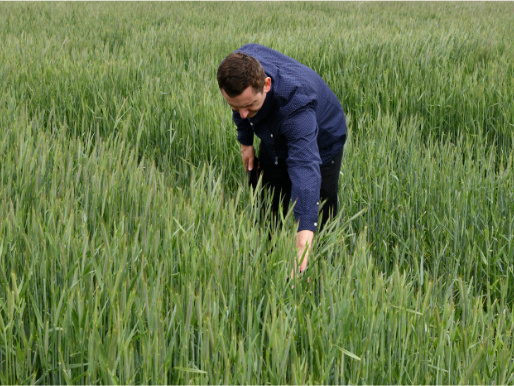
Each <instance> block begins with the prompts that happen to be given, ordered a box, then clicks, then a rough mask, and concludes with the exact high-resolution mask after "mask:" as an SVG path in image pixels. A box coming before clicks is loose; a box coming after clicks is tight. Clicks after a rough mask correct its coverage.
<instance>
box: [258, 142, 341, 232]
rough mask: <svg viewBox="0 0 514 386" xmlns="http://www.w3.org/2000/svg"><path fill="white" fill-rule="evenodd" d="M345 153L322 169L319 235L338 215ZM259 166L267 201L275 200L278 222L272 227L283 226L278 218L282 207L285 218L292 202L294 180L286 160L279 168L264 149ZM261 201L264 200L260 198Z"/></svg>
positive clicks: (272, 205) (274, 213) (321, 167)
mask: <svg viewBox="0 0 514 386" xmlns="http://www.w3.org/2000/svg"><path fill="white" fill-rule="evenodd" d="M343 149H344V147H343ZM343 149H341V150H340V151H339V153H338V154H337V155H336V156H335V157H334V158H333V159H332V160H330V161H329V162H328V163H326V164H325V165H321V166H320V171H321V189H320V205H321V214H322V216H321V223H320V226H319V228H318V229H319V230H320V231H321V230H322V229H323V227H324V226H325V224H326V223H327V221H328V220H329V218H331V217H334V216H335V215H336V214H337V209H338V208H337V193H338V190H339V172H340V170H341V161H342V158H343ZM257 164H258V174H262V186H263V192H262V193H263V195H264V197H269V198H270V199H271V200H272V203H271V210H272V215H273V217H274V219H275V221H274V224H273V225H274V226H278V225H280V218H281V216H280V214H279V210H280V207H281V206H282V214H283V216H284V217H285V215H286V214H287V211H288V209H289V203H290V201H291V180H290V178H289V173H288V172H287V164H286V162H285V160H283V159H279V160H278V164H275V162H274V160H273V159H271V157H270V156H269V155H268V153H267V152H266V151H265V150H264V149H263V148H262V147H261V148H260V149H259V158H258V163H257ZM255 180H256V179H254V181H255ZM261 198H263V197H262V196H261Z"/></svg>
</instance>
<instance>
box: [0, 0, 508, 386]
mask: <svg viewBox="0 0 514 386" xmlns="http://www.w3.org/2000/svg"><path fill="white" fill-rule="evenodd" d="M513 15H514V3H501V2H499V3H476V2H473V3H466V2H456V3H325V2H312V3H297V2H284V3H280V2H279V3H266V2H256V3H249V2H241V3H237V2H236V3H228V2H227V3H216V2H205V3H201V2H184V3H182V2H172V3H146V2H145V3H1V4H0V383H1V384H165V383H173V384H349V383H353V384H459V383H460V384H513V383H514V354H513V352H514V347H513V346H514V337H513V334H514V309H513V307H514V240H513V238H514V236H513V235H514V165H513V161H514V160H513V158H514V156H513V146H514V70H513V63H514V16H513ZM249 42H255V43H260V44H263V45H266V46H269V47H271V48H273V49H276V50H278V51H281V52H283V53H285V54H286V55H289V56H291V57H294V58H295V59H297V60H299V61H300V62H302V63H304V64H306V65H308V66H310V67H312V68H313V69H315V70H316V71H318V73H319V74H320V75H321V76H322V77H323V78H324V79H325V81H326V82H327V83H328V85H329V86H330V87H331V88H332V89H333V90H334V92H335V93H336V95H337V96H338V98H339V100H340V101H341V104H342V106H343V108H344V111H345V113H346V115H347V120H348V141H347V145H346V147H345V154H344V157H343V165H342V168H341V178H340V197H339V199H340V212H339V214H338V215H337V217H336V218H335V219H334V220H333V221H332V222H331V223H330V224H329V226H328V227H327V228H326V229H325V230H324V231H323V232H322V233H320V234H318V235H316V238H315V244H314V245H313V252H312V256H311V259H310V264H309V269H308V271H307V272H308V275H309V278H310V280H309V282H307V280H306V278H305V277H300V278H298V279H296V281H295V285H294V289H292V288H291V285H290V283H289V285H288V284H286V281H285V278H286V276H287V274H288V273H289V271H290V269H291V264H292V262H293V259H294V251H295V240H294V237H293V234H294V231H295V224H294V219H293V216H292V215H291V214H289V215H288V217H287V218H286V222H285V224H284V226H283V228H281V229H278V230H277V231H276V232H273V233H272V237H268V230H267V229H265V228H264V227H262V226H260V225H259V221H260V219H259V217H260V216H262V212H261V210H260V208H259V204H258V202H257V201H256V195H257V193H258V192H252V191H250V190H249V189H248V187H247V185H246V175H245V173H244V169H243V166H242V162H241V157H240V152H239V145H238V143H237V140H236V130H235V126H234V125H233V123H232V120H231V111H230V108H229V107H228V106H227V105H226V103H225V102H224V100H223V98H222V96H221V94H220V93H219V90H218V87H217V83H216V70H217V67H218V65H219V63H220V62H221V60H222V59H223V58H224V57H225V56H226V55H228V54H229V53H230V52H232V51H234V50H236V49H237V48H238V47H240V46H241V45H243V44H246V43H249ZM264 209H266V208H264Z"/></svg>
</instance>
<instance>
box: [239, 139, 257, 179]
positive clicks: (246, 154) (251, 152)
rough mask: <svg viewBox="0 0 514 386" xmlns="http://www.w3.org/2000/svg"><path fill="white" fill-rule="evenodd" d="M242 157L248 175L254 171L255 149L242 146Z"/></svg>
mask: <svg viewBox="0 0 514 386" xmlns="http://www.w3.org/2000/svg"><path fill="white" fill-rule="evenodd" d="M241 157H242V158H243V164H244V166H245V171H246V172H247V173H248V172H249V171H251V170H253V161H254V160H255V149H254V147H253V146H246V145H241Z"/></svg>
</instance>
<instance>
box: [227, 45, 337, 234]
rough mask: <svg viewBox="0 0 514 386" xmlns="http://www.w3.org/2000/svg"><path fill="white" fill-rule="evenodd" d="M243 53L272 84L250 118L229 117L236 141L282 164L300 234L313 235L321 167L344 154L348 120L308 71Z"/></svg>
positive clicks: (276, 57) (255, 51) (267, 55)
mask: <svg viewBox="0 0 514 386" xmlns="http://www.w3.org/2000/svg"><path fill="white" fill-rule="evenodd" d="M237 51H239V52H243V53H245V54H248V55H250V56H253V57H254V58H256V59H257V60H258V61H259V62H260V63H261V65H262V67H263V68H264V72H265V73H266V76H269V77H270V78H271V90H270V91H269V92H268V93H267V94H266V100H265V101H264V104H263V105H262V108H261V109H260V110H259V111H258V112H257V114H256V115H255V116H254V117H252V118H245V119H242V118H241V116H240V115H239V113H238V112H236V111H234V112H233V119H234V122H235V124H236V126H237V130H238V136H237V139H238V141H239V142H240V143H241V144H243V145H247V146H249V145H253V136H254V134H255V135H257V136H258V137H259V138H260V140H261V147H262V148H263V149H264V150H265V151H266V152H267V153H268V155H269V156H270V157H271V158H272V159H276V160H278V159H279V158H281V159H285V160H286V164H287V170H288V174H289V178H290V179H291V185H292V187H291V198H292V200H293V202H296V204H295V207H294V214H295V219H296V220H297V221H298V230H299V231H301V230H311V231H316V229H317V223H318V205H319V199H320V187H321V173H320V165H323V164H326V163H328V162H329V161H330V160H332V158H334V157H335V156H336V154H337V153H338V152H339V151H340V150H341V149H342V148H343V146H344V142H345V139H346V119H345V116H344V113H343V108H342V106H341V103H340V102H339V100H338V99H337V97H336V95H335V94H334V92H333V91H332V90H331V89H330V88H329V87H328V86H327V84H326V83H325V82H324V81H323V79H322V78H321V77H320V76H319V75H318V74H317V73H316V72H315V71H314V70H312V69H311V68H309V67H307V66H305V65H303V64H301V63H299V62H297V61H296V60H294V59H292V58H290V57H288V56H286V55H284V54H282V53H280V52H278V51H275V50H272V49H270V48H267V47H264V46H261V45H258V44H254V43H252V44H247V45H245V46H243V47H241V48H240V49H239V50H237Z"/></svg>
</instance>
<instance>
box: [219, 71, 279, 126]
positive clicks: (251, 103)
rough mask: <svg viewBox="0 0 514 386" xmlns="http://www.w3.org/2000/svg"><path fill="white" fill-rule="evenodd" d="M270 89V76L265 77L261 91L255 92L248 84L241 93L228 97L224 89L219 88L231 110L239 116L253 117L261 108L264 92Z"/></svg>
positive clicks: (264, 96)
mask: <svg viewBox="0 0 514 386" xmlns="http://www.w3.org/2000/svg"><path fill="white" fill-rule="evenodd" d="M270 89H271V78H266V80H265V81H264V88H263V90H262V91H261V92H257V93H256V92H255V91H254V90H253V88H252V87H251V86H248V87H247V88H246V89H245V90H244V91H243V92H242V93H241V94H239V95H238V96H235V97H229V96H228V95H227V94H226V93H225V90H223V89H221V94H222V95H223V98H225V100H226V101H227V103H228V104H229V106H230V107H231V108H232V110H234V111H237V112H238V113H239V115H240V116H241V118H243V119H245V118H253V117H254V116H255V115H256V114H257V112H258V111H259V110H260V109H261V107H262V105H263V104H264V101H265V100H266V94H267V93H268V92H269V90H270Z"/></svg>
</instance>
